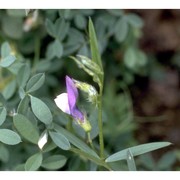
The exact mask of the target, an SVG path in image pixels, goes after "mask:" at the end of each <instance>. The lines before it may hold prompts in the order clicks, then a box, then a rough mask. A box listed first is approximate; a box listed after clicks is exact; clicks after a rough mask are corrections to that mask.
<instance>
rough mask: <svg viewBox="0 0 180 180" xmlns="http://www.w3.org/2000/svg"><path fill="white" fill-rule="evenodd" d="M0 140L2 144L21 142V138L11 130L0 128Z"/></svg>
mask: <svg viewBox="0 0 180 180" xmlns="http://www.w3.org/2000/svg"><path fill="white" fill-rule="evenodd" d="M0 141H1V142H2V143H4V144H8V145H15V144H19V143H20V142H21V138H20V136H19V135H18V134H17V133H16V132H14V131H12V130H9V129H0Z"/></svg>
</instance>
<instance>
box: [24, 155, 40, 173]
mask: <svg viewBox="0 0 180 180" xmlns="http://www.w3.org/2000/svg"><path fill="white" fill-rule="evenodd" d="M42 160H43V157H42V154H41V153H37V154H34V155H32V156H31V157H29V158H28V160H27V161H26V164H25V170H26V171H36V170H38V168H39V167H40V166H41V164H42Z"/></svg>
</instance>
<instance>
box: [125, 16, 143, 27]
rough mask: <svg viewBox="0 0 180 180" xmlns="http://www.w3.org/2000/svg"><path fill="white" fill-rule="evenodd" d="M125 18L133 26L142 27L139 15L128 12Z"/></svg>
mask: <svg viewBox="0 0 180 180" xmlns="http://www.w3.org/2000/svg"><path fill="white" fill-rule="evenodd" d="M126 19H127V21H128V22H129V24H131V25H132V26H134V27H137V28H142V27H143V24H144V23H143V20H142V19H141V18H140V17H139V16H137V15H136V14H131V13H129V14H128V15H127V16H126Z"/></svg>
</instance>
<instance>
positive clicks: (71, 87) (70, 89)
mask: <svg viewBox="0 0 180 180" xmlns="http://www.w3.org/2000/svg"><path fill="white" fill-rule="evenodd" d="M66 89H67V94H68V102H69V107H70V110H72V109H73V108H74V107H75V106H76V101H77V98H78V90H77V88H76V86H75V84H74V83H73V81H72V79H71V78H70V77H68V76H66Z"/></svg>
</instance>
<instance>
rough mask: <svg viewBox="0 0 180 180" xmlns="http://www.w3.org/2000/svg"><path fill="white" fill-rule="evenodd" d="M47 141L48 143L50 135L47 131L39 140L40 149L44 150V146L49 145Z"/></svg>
mask: <svg viewBox="0 0 180 180" xmlns="http://www.w3.org/2000/svg"><path fill="white" fill-rule="evenodd" d="M47 141H48V134H47V131H46V132H45V133H43V134H42V135H41V137H40V138H39V141H38V146H39V148H40V149H42V148H43V147H44V145H45V144H46V143H47Z"/></svg>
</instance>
